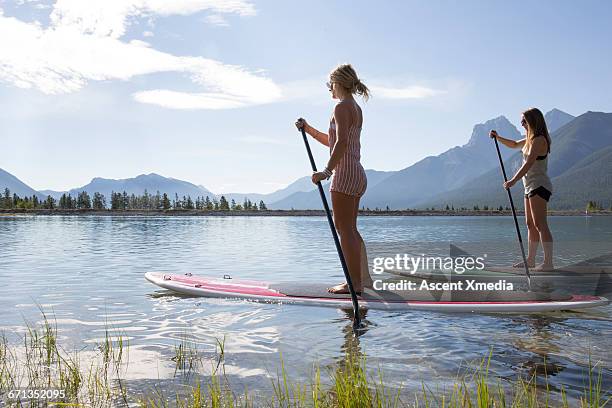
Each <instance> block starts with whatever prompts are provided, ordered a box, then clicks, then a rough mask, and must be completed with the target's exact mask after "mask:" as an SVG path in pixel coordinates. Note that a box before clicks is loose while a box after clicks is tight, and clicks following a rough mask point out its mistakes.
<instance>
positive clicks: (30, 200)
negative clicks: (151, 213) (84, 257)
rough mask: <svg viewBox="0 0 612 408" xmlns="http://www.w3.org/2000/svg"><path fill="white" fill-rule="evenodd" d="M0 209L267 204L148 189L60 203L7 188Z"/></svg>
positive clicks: (204, 207)
mask: <svg viewBox="0 0 612 408" xmlns="http://www.w3.org/2000/svg"><path fill="white" fill-rule="evenodd" d="M0 208H2V209H49V210H52V209H56V208H58V209H66V210H72V209H93V210H106V209H108V208H110V209H111V210H178V209H182V210H208V211H245V210H246V211H259V210H267V209H268V208H267V207H266V203H264V202H263V200H260V201H259V204H257V203H254V202H252V201H251V200H249V199H248V198H246V197H245V199H244V201H243V202H242V204H239V203H236V201H235V200H234V199H231V200H230V201H228V200H227V199H226V198H225V197H224V196H221V197H220V198H219V199H217V198H216V197H213V198H212V199H210V197H208V196H206V197H200V196H198V197H196V199H195V200H193V199H192V198H191V197H190V196H183V197H182V198H180V197H179V196H178V194H175V195H174V198H173V199H172V200H171V199H170V197H168V194H166V193H163V194H160V192H159V191H158V192H157V193H156V194H149V193H148V192H147V190H145V191H144V194H143V195H138V196H137V195H135V194H133V193H132V194H128V193H127V192H125V191H123V192H122V193H119V192H114V191H113V192H111V197H110V202H107V200H106V197H105V196H104V194H101V193H98V192H95V193H94V194H93V196H90V195H89V193H88V192H87V191H81V192H80V193H78V194H77V196H76V197H72V195H71V194H66V193H64V194H62V196H61V197H60V199H59V200H56V199H55V198H53V197H51V196H50V195H48V196H47V198H46V199H44V200H41V199H40V198H38V196H36V195H32V196H31V197H28V196H25V197H23V198H22V197H19V196H18V195H17V194H15V193H13V194H11V191H10V190H9V189H8V188H5V189H4V193H3V194H2V195H0Z"/></svg>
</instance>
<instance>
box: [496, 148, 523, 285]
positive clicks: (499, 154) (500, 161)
mask: <svg viewBox="0 0 612 408" xmlns="http://www.w3.org/2000/svg"><path fill="white" fill-rule="evenodd" d="M493 140H494V141H495V149H497V157H498V159H499V165H500V166H501V171H502V175H503V176H504V182H506V181H508V176H506V168H505V167H504V161H503V160H502V156H501V152H500V151H499V143H498V142H497V137H494V138H493ZM506 191H507V192H508V199H509V200H510V208H512V217H513V218H514V227H515V228H516V235H517V237H518V241H519V246H520V247H521V255H522V256H523V265H524V266H525V274H526V275H527V286H528V288H529V290H531V274H530V273H529V266H528V265H527V257H526V256H525V247H524V246H523V237H522V236H521V229H520V228H519V224H518V219H517V217H516V209H515V208H514V200H513V199H512V193H511V192H510V189H509V188H507V189H506Z"/></svg>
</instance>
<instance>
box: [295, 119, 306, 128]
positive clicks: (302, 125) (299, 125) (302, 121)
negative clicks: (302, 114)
mask: <svg viewBox="0 0 612 408" xmlns="http://www.w3.org/2000/svg"><path fill="white" fill-rule="evenodd" d="M295 127H296V128H298V130H302V128H304V130H306V129H308V122H306V119H304V118H299V119H298V120H297V121H296V122H295Z"/></svg>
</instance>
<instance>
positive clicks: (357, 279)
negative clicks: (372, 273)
mask: <svg viewBox="0 0 612 408" xmlns="http://www.w3.org/2000/svg"><path fill="white" fill-rule="evenodd" d="M331 197H332V207H333V209H334V223H335V224H336V230H337V231H338V235H339V236H340V246H341V247H342V252H343V253H344V258H345V260H346V266H347V267H348V272H349V275H350V276H351V281H352V282H353V287H354V289H355V291H356V292H361V291H362V289H363V288H362V283H361V245H362V241H363V240H360V239H359V235H358V232H357V229H356V228H355V225H356V222H355V219H354V218H355V212H354V210H353V208H354V200H355V197H353V196H350V195H347V194H342V193H338V192H336V191H332V192H331ZM329 291H330V292H331V293H348V287H347V284H341V285H338V286H334V287H333V288H330V289H329Z"/></svg>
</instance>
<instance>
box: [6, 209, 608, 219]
mask: <svg viewBox="0 0 612 408" xmlns="http://www.w3.org/2000/svg"><path fill="white" fill-rule="evenodd" d="M13 215H62V216H65V215H70V216H83V215H88V216H179V217H180V216H206V217H210V216H217V217H307V216H312V217H321V216H325V211H323V210H258V211H245V210H240V211H231V210H230V211H220V210H216V211H215V210H212V211H211V210H93V209H73V210H67V209H53V210H49V209H23V208H20V209H0V216H13ZM359 215H360V216H365V217H371V216H383V217H384V216H387V217H389V216H390V217H398V216H400V217H407V216H432V217H435V216H456V217H462V216H512V212H511V211H506V210H504V211H499V210H463V211H452V210H388V211H386V210H385V211H382V210H380V211H376V210H360V211H359ZM517 215H524V213H523V211H517ZM548 215H549V216H584V215H585V214H584V211H579V210H557V211H555V210H552V211H548ZM609 215H612V211H610V210H601V211H597V212H592V213H590V214H589V216H609Z"/></svg>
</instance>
